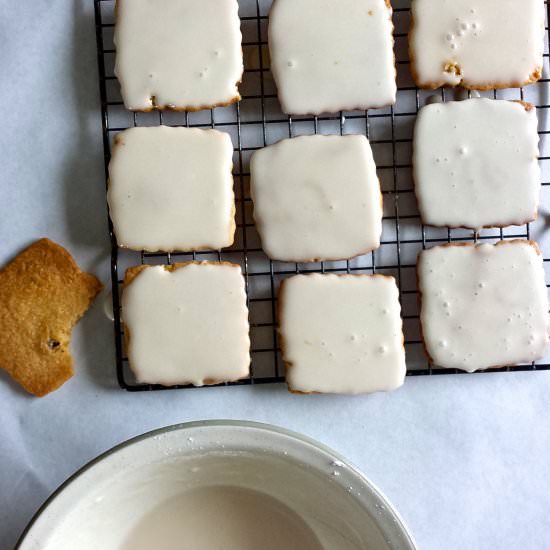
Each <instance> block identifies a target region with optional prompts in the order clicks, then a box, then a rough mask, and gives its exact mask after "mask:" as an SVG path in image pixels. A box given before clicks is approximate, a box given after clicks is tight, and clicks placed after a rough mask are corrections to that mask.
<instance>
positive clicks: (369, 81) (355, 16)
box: [269, 0, 396, 115]
mask: <svg viewBox="0 0 550 550" xmlns="http://www.w3.org/2000/svg"><path fill="white" fill-rule="evenodd" d="M391 17H392V9H391V6H390V3H389V1H387V0H338V2H335V1H334V0H275V2H274V3H273V7H272V8H271V13H270V15H269V52H270V55H271V71H272V72H273V77H274V79H275V82H276V84H277V91H278V95H279V101H280V102H281V107H282V110H283V112H285V113H288V114H294V115H305V114H314V115H318V114H321V113H324V112H327V113H334V112H337V111H351V110H354V109H361V110H365V109H370V108H377V107H384V106H385V105H390V104H393V103H395V97H396V82H395V78H396V72H395V64H394V56H393V36H392V32H393V24H392V20H391Z"/></svg>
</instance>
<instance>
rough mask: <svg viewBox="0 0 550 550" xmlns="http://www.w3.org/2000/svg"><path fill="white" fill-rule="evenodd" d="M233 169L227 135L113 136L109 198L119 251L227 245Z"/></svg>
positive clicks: (156, 130) (169, 131)
mask: <svg viewBox="0 0 550 550" xmlns="http://www.w3.org/2000/svg"><path fill="white" fill-rule="evenodd" d="M232 166H233V145H232V143H231V138H230V137H229V135H228V134H226V133H225V132H218V131H217V130H202V129H198V128H170V127H168V126H157V127H144V128H130V129H129V130H125V131H124V132H120V133H119V134H117V136H116V137H115V144H114V147H113V152H112V156H111V161H110V163H109V188H108V192H107V200H108V203H109V211H110V215H111V220H112V222H113V228H114V232H115V235H116V237H117V241H118V244H119V246H122V247H124V248H131V249H134V250H146V251H148V252H157V251H163V252H172V251H175V250H180V251H193V250H217V249H220V248H224V247H227V246H230V245H231V244H232V243H233V237H234V234H235V200H234V194H233V176H232V173H231V170H232Z"/></svg>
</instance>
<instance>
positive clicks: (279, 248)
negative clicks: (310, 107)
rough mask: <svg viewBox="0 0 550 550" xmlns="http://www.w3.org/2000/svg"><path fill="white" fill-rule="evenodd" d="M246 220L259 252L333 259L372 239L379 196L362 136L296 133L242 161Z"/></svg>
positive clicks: (374, 243)
mask: <svg viewBox="0 0 550 550" xmlns="http://www.w3.org/2000/svg"><path fill="white" fill-rule="evenodd" d="M250 173H251V195H252V200H253V202H254V219H255V221H256V226H257V228H258V232H259V234H260V237H261V239H262V246H263V248H264V250H265V252H266V254H267V255H268V256H269V257H270V258H273V259H276V260H282V261H293V262H307V261H319V260H341V259H347V258H351V257H353V256H357V255H359V254H364V253H366V252H369V251H370V250H373V249H375V248H377V247H378V246H379V245H380V234H381V232H382V204H381V203H382V195H381V193H380V185H379V182H378V178H377V176H376V166H375V164H374V160H373V157H372V152H371V148H370V145H369V142H368V140H367V138H365V137H364V136H300V137H297V138H292V139H285V140H283V141H280V142H279V143H276V144H275V145H270V146H269V147H265V148H263V149H260V150H259V151H257V152H255V153H254V155H253V156H252V158H251V161H250Z"/></svg>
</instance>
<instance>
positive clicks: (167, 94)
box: [114, 0, 243, 111]
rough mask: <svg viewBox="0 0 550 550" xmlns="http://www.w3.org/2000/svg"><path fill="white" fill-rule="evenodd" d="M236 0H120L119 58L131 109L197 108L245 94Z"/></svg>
mask: <svg viewBox="0 0 550 550" xmlns="http://www.w3.org/2000/svg"><path fill="white" fill-rule="evenodd" d="M238 9H239V8H238V4H237V0H117V3H116V16H117V18H116V25H115V37H114V39H115V44H116V51H117V53H116V64H115V74H116V76H117V77H118V79H119V82H120V86H121V92H122V98H123V99H124V104H125V105H126V107H127V108H128V109H131V110H133V111H150V110H151V109H174V110H185V111H197V110H199V109H206V108H211V107H217V106H221V105H228V104H230V103H233V102H235V101H238V100H239V99H240V95H239V91H238V89H237V85H238V83H239V82H240V80H241V77H242V73H243V59H242V50H241V39H242V37H241V30H240V20H239V15H238Z"/></svg>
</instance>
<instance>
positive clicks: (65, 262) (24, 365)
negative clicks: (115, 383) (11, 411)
mask: <svg viewBox="0 0 550 550" xmlns="http://www.w3.org/2000/svg"><path fill="white" fill-rule="evenodd" d="M101 289H102V285H101V283H100V282H99V281H98V279H96V277H94V276H93V275H90V274H89V273H84V272H82V271H80V269H79V268H78V266H77V265H76V263H75V261H74V260H73V258H72V257H71V255H70V254H69V253H68V252H67V251H66V250H65V249H64V248H63V247H61V246H59V245H58V244H56V243H54V242H52V241H50V240H49V239H40V240H39V241H36V242H35V243H33V244H32V245H30V246H29V247H28V248H26V249H25V250H23V252H21V253H20V254H19V255H18V256H16V257H15V259H13V260H12V261H11V262H10V263H9V264H7V265H6V266H5V267H4V268H3V269H2V270H1V271H0V350H1V352H0V367H1V368H3V369H4V370H5V371H7V372H8V373H9V374H10V375H11V376H12V378H14V379H15V380H16V381H17V382H18V383H19V384H21V385H22V386H23V387H24V388H25V389H26V390H27V391H28V392H30V393H32V394H34V395H36V396H39V397H40V396H43V395H46V394H47V393H50V392H52V391H53V390H56V389H57V388H58V387H59V386H61V385H62V384H64V383H65V382H66V381H67V380H68V379H69V378H71V377H72V376H73V374H74V371H73V367H72V358H71V355H70V353H69V345H70V338H71V330H72V328H73V326H74V325H75V323H76V322H77V321H78V320H79V319H80V317H82V315H84V313H85V312H86V310H87V309H88V308H89V307H90V305H91V303H92V302H93V300H94V298H95V297H96V295H97V294H98V293H99V292H100V290H101Z"/></svg>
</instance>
